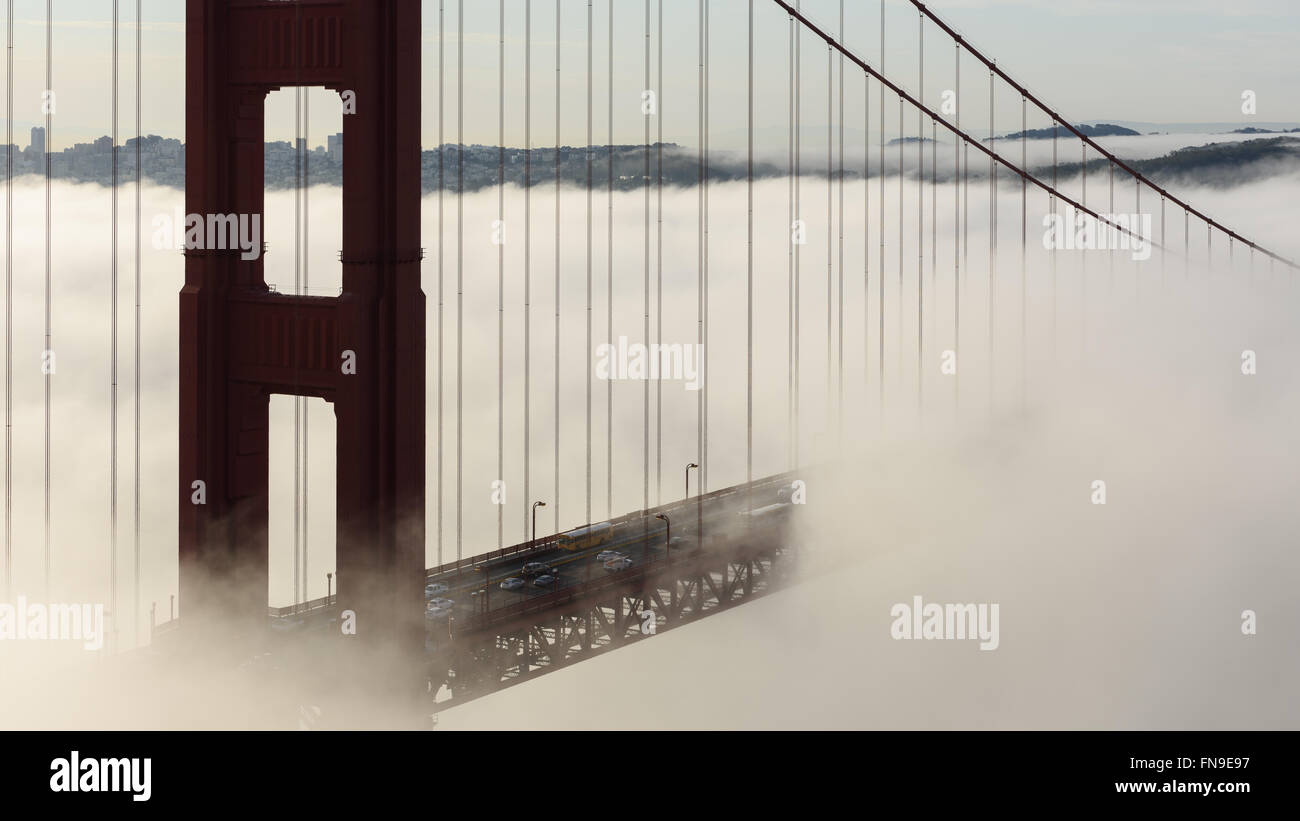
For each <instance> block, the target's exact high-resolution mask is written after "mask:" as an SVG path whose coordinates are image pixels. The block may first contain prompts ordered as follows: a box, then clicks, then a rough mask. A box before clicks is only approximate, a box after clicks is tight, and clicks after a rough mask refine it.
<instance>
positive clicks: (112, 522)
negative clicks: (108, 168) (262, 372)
mask: <svg viewBox="0 0 1300 821" xmlns="http://www.w3.org/2000/svg"><path fill="white" fill-rule="evenodd" d="M117 71H118V65H117V0H113V139H112V150H113V157H112V175H113V219H112V222H113V250H112V254H113V264H112V268H113V275H112V276H113V283H112V288H113V295H112V312H113V313H112V337H113V340H112V353H111V356H112V380H113V383H112V388H111V391H110V396H109V425H110V427H109V477H108V497H109V530H110V532H109V545H110V547H109V557H110V558H109V587H110V591H109V596H110V599H111V604H110V605H109V612H110V613H111V614H112V615H111V618H112V621H113V644H112V645H110V646H113V647H114V649H116V639H117V633H118V627H119V625H120V624H121V620H120V619H119V618H118V612H117V92H118V89H117Z"/></svg>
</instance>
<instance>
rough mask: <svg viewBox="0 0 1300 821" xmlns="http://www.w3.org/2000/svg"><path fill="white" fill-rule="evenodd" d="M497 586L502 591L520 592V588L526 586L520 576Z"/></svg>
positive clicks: (512, 577)
mask: <svg viewBox="0 0 1300 821" xmlns="http://www.w3.org/2000/svg"><path fill="white" fill-rule="evenodd" d="M497 586H498V587H500V588H501V589H502V590H518V589H519V588H521V587H523V586H524V580H523V579H521V578H519V577H518V576H511V577H510V578H508V579H506V580H505V581H503V582H501V584H499V585H497Z"/></svg>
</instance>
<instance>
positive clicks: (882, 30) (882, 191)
mask: <svg viewBox="0 0 1300 821" xmlns="http://www.w3.org/2000/svg"><path fill="white" fill-rule="evenodd" d="M884 72H885V0H880V73H881V75H882V76H883V75H884ZM900 173H901V172H900ZM877 279H878V280H879V288H880V299H879V300H878V301H879V303H880V304H879V305H878V306H877V307H878V310H879V311H880V342H879V345H878V346H877V356H878V357H879V359H880V367H879V369H878V370H879V378H880V382H879V384H878V386H877V387H878V388H879V389H880V426H881V428H883V427H884V425H885V86H884V84H883V83H882V84H881V86H880V274H879V275H878V276H877Z"/></svg>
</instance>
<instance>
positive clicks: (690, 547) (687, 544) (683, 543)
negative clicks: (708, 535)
mask: <svg viewBox="0 0 1300 821" xmlns="http://www.w3.org/2000/svg"><path fill="white" fill-rule="evenodd" d="M697 546H698V545H696V544H695V539H693V538H691V537H690V536H674V537H672V538H671V539H669V540H668V549H669V550H671V551H674V552H681V553H690V552H692V551H694V550H695V549H696V547H697Z"/></svg>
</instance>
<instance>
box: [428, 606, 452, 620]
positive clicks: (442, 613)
mask: <svg viewBox="0 0 1300 821" xmlns="http://www.w3.org/2000/svg"><path fill="white" fill-rule="evenodd" d="M449 615H451V608H450V607H429V608H426V609H425V611H424V617H425V618H426V619H445V618H447V616H449Z"/></svg>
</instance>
